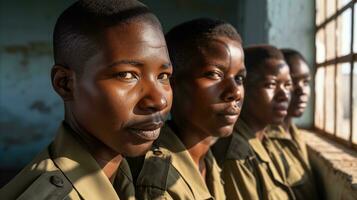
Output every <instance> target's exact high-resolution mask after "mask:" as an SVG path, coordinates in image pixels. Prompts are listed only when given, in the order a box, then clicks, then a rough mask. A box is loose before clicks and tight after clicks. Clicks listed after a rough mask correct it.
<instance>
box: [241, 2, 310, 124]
mask: <svg viewBox="0 0 357 200" xmlns="http://www.w3.org/2000/svg"><path fill="white" fill-rule="evenodd" d="M239 8H240V13H241V14H240V15H239V16H240V19H239V21H238V22H239V24H238V26H239V27H241V29H242V32H241V33H242V35H243V39H244V43H245V45H251V44H259V43H268V44H272V45H275V46H277V47H279V48H293V49H296V50H298V51H300V52H301V53H302V54H303V55H304V56H305V57H306V59H307V61H308V62H309V65H310V68H311V72H314V68H313V63H314V24H315V21H314V19H315V18H314V16H315V11H314V1H306V0H241V1H239ZM312 82H313V81H312ZM311 85H312V88H313V84H311ZM312 102H314V100H313V96H312V97H311V99H310V103H309V105H308V107H307V109H306V111H305V113H304V115H303V116H302V117H301V118H300V119H297V120H296V122H297V124H298V125H299V126H302V127H311V126H312V123H313V108H312V105H313V103H312Z"/></svg>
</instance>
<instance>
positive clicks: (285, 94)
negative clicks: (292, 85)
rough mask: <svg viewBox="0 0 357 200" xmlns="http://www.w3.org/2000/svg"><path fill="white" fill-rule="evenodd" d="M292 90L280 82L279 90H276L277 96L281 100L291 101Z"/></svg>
mask: <svg viewBox="0 0 357 200" xmlns="http://www.w3.org/2000/svg"><path fill="white" fill-rule="evenodd" d="M290 95H291V91H290V89H288V88H286V87H285V86H284V84H280V86H279V87H278V91H277V92H276V98H277V99H278V100H279V101H289V100H290Z"/></svg>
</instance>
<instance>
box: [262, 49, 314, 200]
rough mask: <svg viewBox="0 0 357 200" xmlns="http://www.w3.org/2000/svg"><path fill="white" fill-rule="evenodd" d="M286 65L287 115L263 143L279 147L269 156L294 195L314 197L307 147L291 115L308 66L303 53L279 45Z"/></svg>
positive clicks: (301, 100) (296, 112)
mask: <svg viewBox="0 0 357 200" xmlns="http://www.w3.org/2000/svg"><path fill="white" fill-rule="evenodd" d="M282 52H283V54H284V57H285V60H286V62H287V64H288V66H289V68H290V76H291V78H292V82H293V90H292V95H291V102H290V105H289V108H288V113H287V116H286V117H285V119H284V121H283V123H282V124H281V126H271V127H270V128H269V129H268V130H267V135H268V137H269V138H270V139H271V141H272V142H270V143H267V144H266V148H267V149H268V150H269V149H271V148H274V147H272V146H271V145H273V146H275V147H276V148H277V149H278V150H279V151H272V152H271V156H272V157H273V159H276V160H279V162H277V164H278V165H277V167H278V168H280V171H281V172H282V176H283V178H284V179H285V181H286V183H287V184H288V185H290V186H291V188H292V189H293V191H294V194H295V196H296V198H297V199H301V200H302V199H318V194H317V191H316V187H315V183H314V179H313V175H312V171H311V168H310V164H309V161H308V155H307V149H306V145H305V143H304V140H303V138H302V136H301V134H300V133H299V131H298V129H297V127H296V126H295V124H294V123H293V122H292V118H293V117H300V116H301V115H302V114H303V112H304V110H305V108H306V106H307V102H308V98H309V95H310V86H309V83H310V79H311V77H310V70H309V67H308V66H307V63H306V61H305V59H304V57H303V56H302V55H301V54H300V53H299V52H297V51H295V50H292V49H282Z"/></svg>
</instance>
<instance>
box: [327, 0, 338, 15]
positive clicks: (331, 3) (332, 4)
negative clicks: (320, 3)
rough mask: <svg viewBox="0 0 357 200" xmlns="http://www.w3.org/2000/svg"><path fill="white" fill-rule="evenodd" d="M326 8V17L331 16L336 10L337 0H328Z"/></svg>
mask: <svg viewBox="0 0 357 200" xmlns="http://www.w3.org/2000/svg"><path fill="white" fill-rule="evenodd" d="M326 8H327V12H326V14H327V15H326V17H327V18H328V17H331V15H333V14H335V12H336V0H327V2H326Z"/></svg>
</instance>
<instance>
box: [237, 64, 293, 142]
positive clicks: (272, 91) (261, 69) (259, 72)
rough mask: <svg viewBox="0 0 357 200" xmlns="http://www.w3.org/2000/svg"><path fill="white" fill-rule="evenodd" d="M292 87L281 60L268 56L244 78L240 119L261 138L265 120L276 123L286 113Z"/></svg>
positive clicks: (285, 65)
mask: <svg viewBox="0 0 357 200" xmlns="http://www.w3.org/2000/svg"><path fill="white" fill-rule="evenodd" d="M291 87H292V83H291V78H290V73H289V67H288V66H287V64H286V63H285V61H284V60H279V59H268V60H266V61H265V62H264V63H263V64H262V65H261V66H257V69H256V70H255V71H253V72H251V74H249V76H248V78H247V84H246V91H247V93H246V97H245V100H246V101H245V102H246V103H245V105H244V107H243V110H242V119H243V120H244V121H245V122H246V123H247V125H248V126H249V127H250V128H251V129H252V131H253V132H254V133H255V136H256V137H257V138H258V139H260V140H262V139H263V138H264V133H263V130H264V128H265V127H266V126H267V125H268V124H280V123H282V121H283V120H284V118H285V116H286V115H287V110H288V106H289V101H290V90H291Z"/></svg>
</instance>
